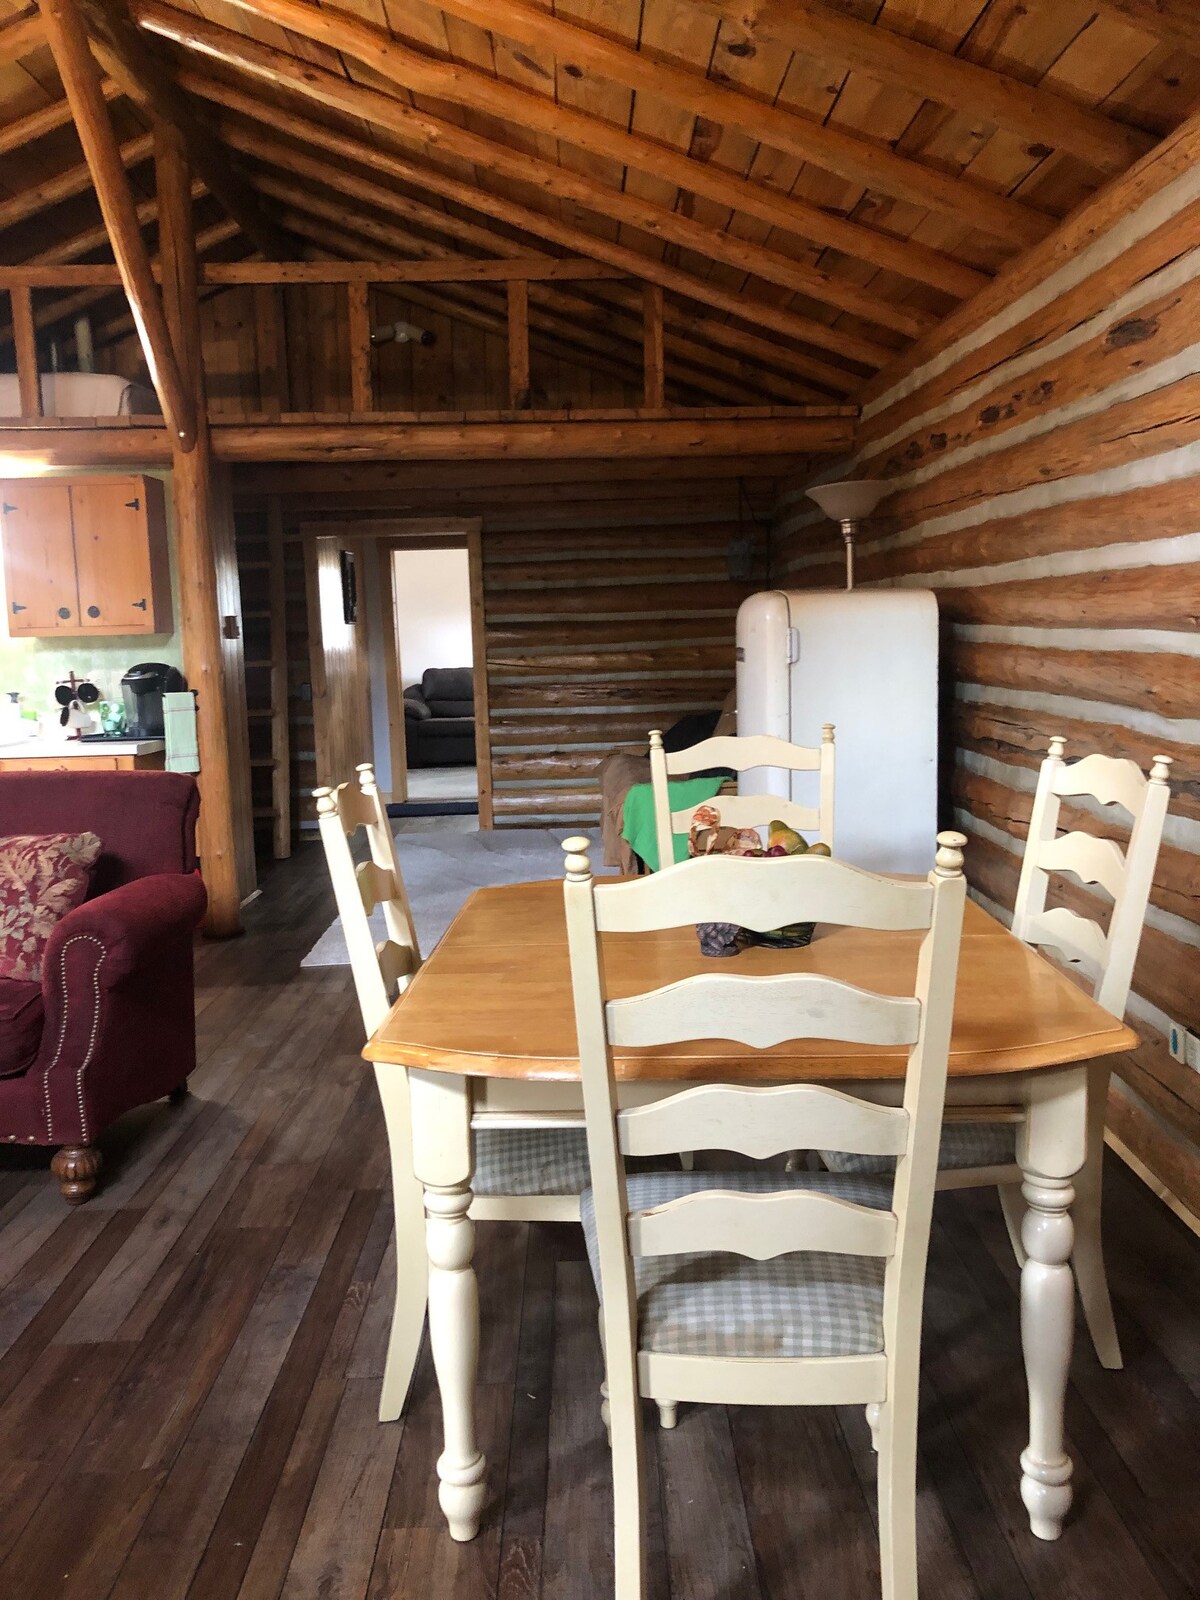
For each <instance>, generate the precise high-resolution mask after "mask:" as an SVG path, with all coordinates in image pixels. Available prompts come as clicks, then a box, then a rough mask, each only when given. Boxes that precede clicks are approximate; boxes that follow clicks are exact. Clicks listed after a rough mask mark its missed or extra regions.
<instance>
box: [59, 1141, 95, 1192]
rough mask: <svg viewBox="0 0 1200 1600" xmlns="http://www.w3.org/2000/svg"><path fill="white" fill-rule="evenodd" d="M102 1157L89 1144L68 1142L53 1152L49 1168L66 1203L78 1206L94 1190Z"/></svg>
mask: <svg viewBox="0 0 1200 1600" xmlns="http://www.w3.org/2000/svg"><path fill="white" fill-rule="evenodd" d="M103 1162H104V1158H103V1157H102V1156H101V1154H100V1152H99V1150H97V1149H95V1148H94V1147H93V1146H92V1145H90V1144H68V1145H64V1146H63V1148H62V1149H61V1150H58V1151H56V1152H55V1155H54V1159H53V1160H52V1161H51V1163H50V1170H51V1172H52V1173H53V1174H54V1176H55V1177H56V1178H57V1179H58V1187H59V1192H60V1193H61V1194H62V1197H63V1199H64V1200H65V1201H66V1202H67V1203H68V1205H73V1206H80V1205H82V1204H83V1202H84V1201H85V1200H88V1199H90V1198H91V1196H92V1194H93V1193H94V1192H95V1188H96V1179H97V1178H98V1177H99V1176H100V1168H101V1166H102V1165H103Z"/></svg>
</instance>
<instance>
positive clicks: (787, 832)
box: [688, 805, 832, 956]
mask: <svg viewBox="0 0 1200 1600" xmlns="http://www.w3.org/2000/svg"><path fill="white" fill-rule="evenodd" d="M688 854H689V855H691V856H710V855H731V856H759V857H763V858H765V859H770V858H778V857H783V856H828V855H831V854H832V851H831V850H830V848H829V846H828V845H827V844H819V843H818V844H809V843H808V841H807V840H806V839H805V838H804V837H803V835H802V834H799V833H797V832H796V830H795V828H790V827H788V825H787V823H786V822H780V821H779V820H778V819H776V820H774V821H773V822H771V823H770V824H769V825H768V828H767V842H766V844H765V845H764V844H763V842H762V838H761V836H760V834H759V833H758V830H757V829H755V828H727V827H722V826H721V815H720V811H719V810H718V808H717V807H716V806H715V805H704V806H698V807H697V809H696V811H695V813H694V815H693V819H692V828H691V833H690V836H689V838H688ZM815 931H816V923H815V922H793V923H789V924H788V926H787V927H786V928H772V929H770V930H769V931H768V932H766V933H759V932H757V931H755V930H754V929H752V928H741V927H739V926H738V925H737V924H736V923H732V922H700V923H697V925H696V933H697V935H698V937H699V940H700V952H701V954H702V955H706V956H736V955H737V954H738V953H739V952H740V951H742V950H745V949H747V948H748V947H749V946H750V945H755V944H757V945H764V946H765V947H766V948H767V949H768V950H800V949H803V947H804V946H805V945H806V944H810V943H811V942H812V936H813V934H814V932H815Z"/></svg>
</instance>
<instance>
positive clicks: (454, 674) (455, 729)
mask: <svg viewBox="0 0 1200 1600" xmlns="http://www.w3.org/2000/svg"><path fill="white" fill-rule="evenodd" d="M404 743H405V749H406V750H407V752H408V764H409V766H410V767H473V766H474V765H475V684H474V678H473V676H472V672H471V668H470V667H428V668H427V669H426V670H425V672H423V673H422V674H421V682H420V683H419V684H413V685H412V686H411V687H410V688H408V689H405V691H404Z"/></svg>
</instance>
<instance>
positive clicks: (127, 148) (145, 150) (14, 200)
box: [0, 102, 154, 231]
mask: <svg viewBox="0 0 1200 1600" xmlns="http://www.w3.org/2000/svg"><path fill="white" fill-rule="evenodd" d="M101 103H103V102H101ZM153 150H154V136H153V135H152V134H149V133H140V134H138V135H137V137H136V138H134V139H126V141H125V143H124V144H123V145H121V146H119V148H118V151H117V153H118V156H119V158H120V162H121V163H122V164H123V165H124V166H126V167H136V166H137V165H138V163H139V162H142V161H146V160H148V159H149V157H150V155H151V154H152V153H153ZM92 187H93V181H92V169H91V167H90V166H89V165H88V163H87V162H86V161H81V162H79V163H78V165H77V166H74V167H68V168H67V170H66V171H65V172H60V173H57V174H56V175H55V176H54V177H53V178H47V179H46V180H45V182H44V183H35V184H34V185H33V186H32V187H31V188H29V189H21V190H20V191H19V192H18V193H17V194H14V195H13V196H12V197H11V198H10V199H8V200H0V231H3V229H5V228H11V227H13V226H14V225H15V224H16V223H18V222H24V220H25V218H26V217H34V216H36V215H37V214H38V212H39V211H47V210H49V208H50V207H51V206H56V205H58V204H60V202H61V201H63V200H70V199H72V198H73V197H74V196H75V195H77V194H84V193H86V192H87V190H88V189H90V188H92Z"/></svg>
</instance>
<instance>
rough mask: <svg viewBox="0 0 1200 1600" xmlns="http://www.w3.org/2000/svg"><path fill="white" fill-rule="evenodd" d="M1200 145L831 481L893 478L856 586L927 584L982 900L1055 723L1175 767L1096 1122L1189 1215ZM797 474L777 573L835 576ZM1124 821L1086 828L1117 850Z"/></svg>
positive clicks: (1021, 286)
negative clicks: (1122, 1034)
mask: <svg viewBox="0 0 1200 1600" xmlns="http://www.w3.org/2000/svg"><path fill="white" fill-rule="evenodd" d="M1198 143H1200V140H1198V139H1197V135H1196V133H1195V131H1194V130H1182V131H1181V134H1180V135H1179V136H1176V137H1175V138H1173V139H1170V140H1168V141H1166V143H1165V144H1164V146H1163V147H1162V148H1161V150H1160V151H1158V152H1156V153H1155V155H1154V156H1152V157H1148V158H1147V159H1146V161H1144V162H1143V163H1141V164H1140V165H1139V167H1137V168H1135V169H1133V171H1132V172H1131V173H1130V174H1129V175H1127V177H1126V178H1124V179H1121V180H1119V181H1118V182H1117V183H1116V184H1115V185H1112V186H1110V187H1109V189H1108V190H1105V191H1102V193H1101V194H1100V195H1099V196H1097V197H1096V199H1095V201H1093V202H1092V203H1090V204H1089V205H1088V206H1087V207H1085V208H1084V209H1083V210H1082V211H1081V212H1079V213H1077V215H1076V216H1075V217H1074V218H1072V219H1071V220H1070V221H1069V222H1068V223H1067V224H1065V225H1064V227H1063V228H1062V229H1060V230H1059V232H1058V233H1057V234H1055V235H1054V236H1052V237H1051V239H1050V240H1048V241H1047V242H1046V244H1045V245H1044V246H1042V247H1039V248H1038V249H1037V250H1035V251H1034V252H1032V253H1031V255H1030V256H1029V257H1026V258H1024V259H1023V260H1022V261H1021V262H1019V263H1018V264H1017V266H1016V268H1015V269H1014V270H1012V271H1010V272H1009V273H1007V274H1005V275H1003V278H1002V280H1001V281H998V283H997V284H996V285H993V286H992V287H991V288H990V289H989V290H988V291H986V293H985V296H984V297H982V298H981V300H980V301H979V302H977V303H976V305H975V306H974V307H973V308H972V307H967V308H965V309H964V310H963V311H962V312H959V313H956V315H955V316H954V317H953V318H951V319H950V320H949V321H948V322H947V324H945V325H944V327H943V329H942V330H940V335H941V336H940V338H939V341H938V344H937V346H936V347H935V346H934V345H932V344H927V345H925V346H924V347H923V348H921V349H919V350H918V351H917V352H916V354H915V355H914V357H913V358H912V359H911V360H909V361H907V362H906V364H905V366H904V367H903V369H901V370H899V371H897V370H896V369H892V371H891V372H889V373H888V375H887V381H886V382H876V383H875V384H874V385H873V388H872V390H871V392H870V393H869V394H868V396H867V399H866V403H865V406H864V415H863V421H862V425H861V430H860V445H859V449H858V452H857V455H856V457H855V459H854V461H853V462H852V463H850V464H849V467H848V468H847V467H845V466H843V467H842V468H841V469H839V470H838V471H837V472H835V473H832V474H828V475H827V476H830V477H841V476H871V477H886V478H887V479H888V480H890V483H891V493H890V494H889V496H888V497H887V499H886V500H885V501H884V502H883V503H882V504H881V506H880V508H879V513H878V515H877V518H876V519H875V521H873V523H872V526H871V532H870V536H869V537H868V538H867V539H865V540H864V542H863V544H862V546H861V547H860V553H859V559H858V573H859V578H860V581H861V582H863V583H866V584H891V585H898V586H904V585H920V586H928V587H931V588H933V589H934V590H935V591H936V592H937V595H938V599H939V602H940V606H941V613H942V619H943V632H944V645H945V651H944V659H945V671H946V673H947V675H948V677H949V679H950V685H949V689H948V693H947V696H946V697H945V701H946V724H945V730H944V731H945V734H946V749H947V754H948V757H949V759H948V761H947V767H948V769H949V782H948V792H947V795H946V806H947V808H948V809H952V811H953V815H954V817H955V819H956V820H957V822H958V823H960V824H961V825H962V827H963V829H964V830H965V831H966V832H967V833H968V835H969V836H970V849H969V852H968V856H967V864H968V875H969V877H970V879H971V881H972V884H973V886H974V891H975V893H976V894H977V895H978V896H979V897H980V898H981V899H982V900H983V901H984V902H985V903H986V904H988V905H991V906H994V907H998V908H1000V909H1001V910H1004V911H1008V910H1010V909H1011V906H1012V903H1013V897H1014V893H1015V889H1016V882H1017V871H1018V866H1019V861H1020V855H1021V851H1022V848H1023V845H1024V842H1025V834H1026V828H1027V825H1028V818H1029V807H1030V801H1031V797H1032V791H1033V787H1034V782H1035V778H1036V770H1037V767H1038V764H1039V762H1040V760H1041V757H1042V756H1043V755H1044V753H1045V750H1046V746H1047V743H1048V741H1049V738H1050V736H1051V734H1055V733H1062V734H1064V735H1065V736H1066V739H1067V752H1068V756H1070V755H1076V756H1082V755H1084V754H1086V753H1087V752H1088V751H1091V750H1101V751H1104V752H1106V753H1108V754H1110V755H1116V756H1128V757H1130V758H1132V759H1133V760H1135V761H1136V762H1137V763H1138V765H1139V766H1140V767H1142V768H1143V769H1145V768H1146V767H1148V765H1149V763H1150V761H1151V759H1152V757H1153V756H1154V755H1155V754H1156V753H1158V752H1162V753H1164V754H1166V755H1169V756H1171V757H1172V758H1173V760H1174V769H1173V778H1172V794H1173V798H1172V802H1171V808H1170V816H1169V819H1168V822H1167V831H1166V837H1165V846H1164V849H1163V852H1162V857H1161V860H1160V863H1159V868H1158V873H1157V877H1156V881H1155V885H1154V892H1153V896H1152V903H1151V908H1150V915H1149V922H1148V925H1147V928H1146V933H1145V937H1144V939H1143V943H1142V947H1141V955H1140V959H1139V962H1138V966H1137V972H1136V977H1135V984H1134V996H1133V999H1132V1001H1131V1021H1132V1022H1133V1024H1134V1026H1136V1027H1137V1028H1138V1030H1139V1032H1141V1033H1142V1035H1143V1038H1144V1041H1145V1042H1144V1043H1143V1045H1142V1047H1141V1048H1140V1049H1139V1050H1138V1051H1137V1052H1136V1053H1135V1054H1134V1055H1132V1056H1130V1057H1128V1058H1120V1061H1119V1066H1118V1071H1119V1073H1120V1079H1119V1082H1118V1085H1117V1089H1116V1091H1115V1095H1114V1099H1113V1102H1112V1115H1111V1118H1110V1121H1111V1123H1112V1126H1113V1127H1114V1129H1115V1130H1116V1131H1117V1132H1118V1134H1119V1136H1120V1137H1121V1138H1122V1139H1123V1140H1124V1141H1125V1142H1126V1143H1127V1144H1128V1145H1129V1146H1130V1147H1131V1148H1132V1149H1133V1150H1134V1152H1135V1153H1136V1154H1137V1155H1139V1156H1140V1157H1141V1159H1142V1160H1143V1161H1144V1162H1145V1163H1146V1165H1147V1166H1149V1167H1150V1168H1151V1169H1152V1170H1153V1171H1155V1172H1156V1173H1158V1174H1159V1175H1160V1176H1162V1177H1163V1178H1164V1179H1166V1180H1167V1181H1169V1182H1170V1183H1171V1185H1172V1186H1173V1187H1175V1188H1176V1189H1178V1190H1181V1191H1182V1197H1183V1198H1184V1199H1185V1200H1186V1202H1187V1203H1188V1204H1189V1205H1190V1206H1191V1207H1192V1209H1193V1210H1200V1161H1198V1160H1197V1149H1198V1147H1200V1075H1198V1074H1197V1073H1196V1072H1195V1071H1193V1070H1191V1069H1189V1068H1188V1067H1185V1066H1181V1065H1179V1064H1178V1063H1176V1062H1175V1061H1173V1060H1172V1059H1171V1057H1170V1055H1169V1053H1168V1051H1167V1049H1166V1045H1165V1041H1164V1035H1165V1032H1166V1027H1167V1020H1168V1018H1171V1019H1174V1020H1176V1021H1178V1022H1181V1023H1184V1024H1186V1025H1188V1026H1190V1027H1192V1028H1195V1029H1198V1030H1200V981H1198V980H1200V630H1198V624H1200V531H1197V530H1200V343H1198V342H1197V335H1196V328H1197V325H1198V315H1197V314H1198V312H1200V167H1198V166H1197V164H1196V158H1197V154H1198V153H1200V152H1198V151H1197V150H1196V149H1195V148H1193V146H1195V145H1197V144H1198ZM804 487H805V485H804V484H802V483H794V484H791V485H789V486H788V488H787V489H786V490H785V491H784V492H783V494H782V495H781V497H780V501H779V504H778V506H777V513H776V520H775V541H776V560H777V570H779V571H781V572H782V573H783V574H785V581H786V582H787V583H789V584H790V585H791V586H796V587H804V586H808V585H823V584H836V583H839V582H840V579H841V570H842V567H841V547H840V540H838V539H837V538H836V535H835V534H834V531H833V529H832V527H831V525H830V524H829V523H828V522H824V521H823V520H822V519H821V517H820V514H819V513H816V512H814V511H813V509H812V507H811V502H809V501H807V500H806V499H805V496H804ZM1122 816H1123V813H1119V812H1118V813H1116V814H1111V813H1109V814H1094V813H1091V812H1089V813H1088V814H1087V815H1085V816H1082V817H1081V815H1080V813H1076V818H1075V820H1076V821H1077V822H1078V821H1082V824H1083V825H1085V826H1088V827H1092V828H1093V829H1096V828H1098V829H1099V830H1100V831H1103V832H1105V833H1108V834H1109V835H1110V836H1112V837H1115V838H1117V839H1119V840H1123V839H1124V838H1126V837H1127V832H1126V830H1125V829H1124V828H1123V827H1122V824H1121V818H1122ZM1066 894H1067V896H1068V897H1071V896H1072V895H1073V896H1074V898H1073V899H1072V903H1074V904H1076V905H1078V906H1079V907H1080V908H1081V909H1084V910H1088V909H1092V910H1095V909H1096V905H1097V902H1096V899H1095V898H1093V897H1092V896H1091V895H1090V894H1088V895H1085V894H1084V893H1083V891H1081V890H1078V889H1076V890H1074V891H1072V890H1067V891H1066ZM1181 1141H1182V1143H1181ZM1181 1148H1182V1149H1185V1150H1186V1151H1187V1152H1188V1159H1187V1160H1186V1161H1181V1159H1180V1150H1181Z"/></svg>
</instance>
